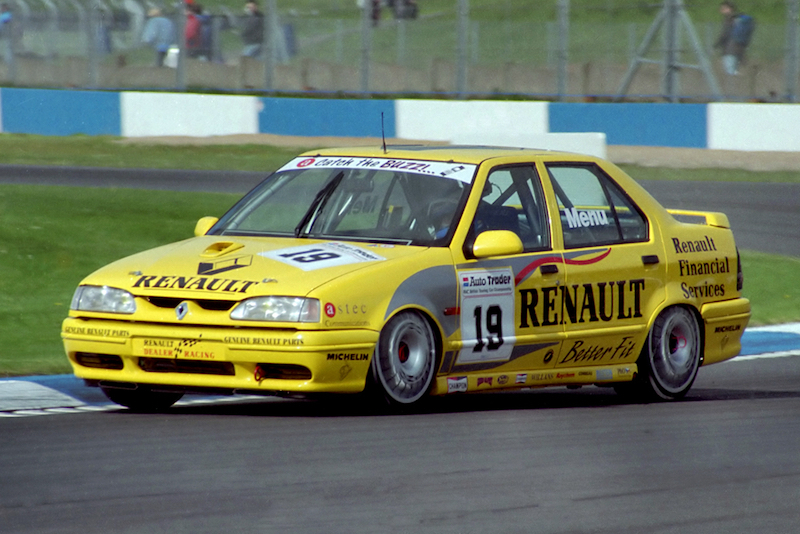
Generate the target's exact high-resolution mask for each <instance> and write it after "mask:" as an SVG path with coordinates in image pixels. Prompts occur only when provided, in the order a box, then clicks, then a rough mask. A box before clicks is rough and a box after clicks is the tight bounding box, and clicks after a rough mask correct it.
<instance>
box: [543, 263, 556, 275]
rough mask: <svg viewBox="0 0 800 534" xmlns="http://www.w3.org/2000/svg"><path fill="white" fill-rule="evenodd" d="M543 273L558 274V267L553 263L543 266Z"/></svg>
mask: <svg viewBox="0 0 800 534" xmlns="http://www.w3.org/2000/svg"><path fill="white" fill-rule="evenodd" d="M541 271H542V274H556V273H557V272H558V265H554V264H552V263H548V264H546V265H542V267H541Z"/></svg>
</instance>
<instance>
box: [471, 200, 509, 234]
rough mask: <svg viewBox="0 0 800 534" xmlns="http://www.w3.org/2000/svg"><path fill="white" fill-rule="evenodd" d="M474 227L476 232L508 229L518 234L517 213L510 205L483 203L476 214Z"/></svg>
mask: <svg viewBox="0 0 800 534" xmlns="http://www.w3.org/2000/svg"><path fill="white" fill-rule="evenodd" d="M475 228H476V229H477V231H478V232H485V231H487V230H508V231H510V232H514V233H515V234H517V235H518V236H519V215H518V214H517V210H516V209H515V208H513V207H512V206H492V205H491V204H483V205H481V207H480V208H479V209H478V213H477V214H476V217H475Z"/></svg>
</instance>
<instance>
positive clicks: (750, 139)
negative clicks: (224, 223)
mask: <svg viewBox="0 0 800 534" xmlns="http://www.w3.org/2000/svg"><path fill="white" fill-rule="evenodd" d="M382 123H383V125H382ZM798 124H800V105H797V104H738V103H737V104H734V103H730V104H729V103H713V104H667V103H652V104H647V103H636V104H632V103H630V104H629V103H620V104H609V103H549V102H517V101H450V100H374V99H349V100H348V99H341V100H340V99H317V98H272V97H256V96H239V95H202V94H189V93H155V92H149V93H148V92H127V91H123V92H101V91H76V90H49V89H17V88H1V89H0V132H7V133H26V134H40V135H56V136H63V135H72V134H85V135H111V136H122V137H142V136H212V135H229V134H255V133H269V134H279V135H301V136H347V137H380V135H381V128H382V127H383V131H384V133H385V136H386V137H387V138H392V137H399V138H403V139H413V140H430V141H450V142H454V143H465V144H467V143H468V144H476V143H481V144H494V145H511V146H535V145H539V146H542V147H543V148H556V149H566V150H575V151H580V150H576V148H575V147H580V146H581V145H584V146H587V147H589V146H594V145H592V144H593V143H595V144H596V145H597V147H600V145H602V147H603V148H602V150H601V149H600V148H597V150H595V149H594V148H592V149H589V150H587V151H588V152H591V153H598V155H602V151H604V146H605V143H607V144H610V145H642V146H665V147H689V148H712V149H722V150H749V151H800V135H798V134H797V131H798V130H797V125H798ZM550 134H559V135H556V136H553V135H550ZM574 134H580V135H574ZM548 140H555V141H552V143H551V141H548ZM559 140H560V141H559ZM544 143H550V144H553V143H554V144H555V145H557V146H544V145H543V144H544Z"/></svg>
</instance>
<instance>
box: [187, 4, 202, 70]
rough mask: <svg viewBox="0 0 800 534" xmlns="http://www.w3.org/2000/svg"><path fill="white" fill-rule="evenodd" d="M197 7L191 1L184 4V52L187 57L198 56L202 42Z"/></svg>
mask: <svg viewBox="0 0 800 534" xmlns="http://www.w3.org/2000/svg"><path fill="white" fill-rule="evenodd" d="M198 12H199V9H198V7H197V6H196V5H195V4H194V2H192V3H191V4H190V3H188V2H187V4H186V31H185V32H184V38H185V39H186V41H185V42H186V54H187V56H188V57H195V58H196V57H199V55H200V52H201V51H202V50H201V48H200V46H201V44H202V42H203V35H202V31H201V29H200V18H199V17H198V16H197V14H198Z"/></svg>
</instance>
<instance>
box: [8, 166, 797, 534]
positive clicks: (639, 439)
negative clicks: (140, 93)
mask: <svg viewBox="0 0 800 534" xmlns="http://www.w3.org/2000/svg"><path fill="white" fill-rule="evenodd" d="M22 172H23V174H26V175H28V177H29V178H30V175H31V174H32V173H31V171H27V170H23V171H22ZM5 174H6V173H5V172H2V171H0V175H2V176H5ZM46 174H47V173H43V175H45V176H44V181H45V182H46V181H47V179H48V178H47V176H46ZM86 174H87V173H82V172H80V171H76V176H82V177H83V178H82V180H88V178H86ZM138 174H140V175H141V174H144V175H145V176H142V177H141V179H142V180H146V181H145V183H147V184H151V185H152V186H153V187H151V188H153V189H157V188H158V187H155V186H157V185H163V184H162V180H163V179H164V177H165V175H164V174H160V176H159V177H158V178H153V177H152V176H151V177H150V178H147V176H149V172H145V173H142V172H141V171H139V172H138ZM201 174H203V175H206V176H207V173H201ZM65 175H66V171H65ZM112 175H114V173H113V172H100V173H98V175H97V179H98V180H100V182H98V183H96V184H94V185H103V186H114V187H134V186H135V182H131V181H129V182H127V184H129V185H124V184H125V183H126V182H124V180H123V177H120V176H117V180H118V181H114V180H113V179H111V178H110V177H111V176H112ZM175 176H176V177H175V182H176V183H174V184H173V186H174V187H179V188H186V189H202V187H201V186H200V185H199V184H201V183H203V182H202V181H203V180H204V179H208V180H210V181H211V182H214V181H215V179H214V176H213V175H212V176H210V177H208V176H207V178H203V177H202V176H199V175H197V176H196V175H194V174H193V173H183V172H181V173H177V174H176V175H175ZM226 176H231V178H228V177H225V178H223V179H224V180H225V184H226V185H225V187H226V189H225V190H229V191H241V190H242V189H238V188H237V187H241V188H243V189H247V188H248V187H249V185H248V184H247V180H245V179H243V177H242V176H241V175H240V174H238V173H236V174H230V173H226ZM135 178H136V177H135V176H133V177H131V176H128V178H126V179H127V180H131V179H135ZM60 179H68V178H65V177H64V175H62V176H61V178H60ZM5 180H6V178H0V182H4V181H5ZM147 180H149V181H147ZM217 181H218V182H219V181H220V180H217ZM253 181H257V178H254V180H253ZM6 183H8V182H6ZM112 183H113V185H112ZM140 183H141V182H140ZM70 185H77V184H70ZM81 185H92V184H88V183H83V184H81ZM662 185H663V189H661V187H662ZM695 185H696V187H695ZM645 186H646V187H648V189H650V190H651V192H653V194H654V196H656V198H658V199H659V200H661V201H662V202H663V203H664V204H665V205H668V206H674V207H684V208H687V209H693V208H701V209H720V211H725V212H726V213H728V214H729V216H730V218H731V222H732V225H733V226H734V231H735V232H736V235H737V239H738V241H739V246H740V247H741V248H748V249H755V250H765V251H775V252H781V253H784V254H794V255H800V252H798V251H800V248H798V239H797V235H796V232H797V228H798V226H797V225H796V224H794V222H796V218H797V215H796V214H795V213H792V211H793V210H795V209H796V206H797V205H798V203H797V201H796V200H797V196H796V194H797V193H796V190H795V189H794V188H788V189H786V190H783V189H781V188H778V189H775V190H774V191H775V193H773V194H779V195H780V194H783V195H784V196H783V197H782V198H772V199H770V198H769V197H768V196H761V195H760V193H759V191H765V190H766V189H769V188H765V187H764V186H765V184H758V185H757V186H751V187H749V188H748V187H747V186H746V185H740V184H721V185H719V184H706V183H703V184H686V183H673V182H661V183H645ZM217 190H218V189H217ZM690 192H691V193H692V195H689V194H688V193H690ZM792 194H794V195H795V196H794V197H791V196H789V195H792ZM668 195H674V196H673V197H672V199H673V200H677V201H680V202H684V203H685V205H676V203H674V202H669V200H670V197H669V196H668ZM690 197H691V198H690ZM726 198H727V199H728V200H729V201H731V202H732V204H730V207H729V205H727V204H725V199H726ZM792 198H794V199H795V201H794V203H793V205H792V202H791V199H792ZM762 202H763V203H762ZM715 206H719V208H717V207H715ZM757 206H762V209H761V210H759V209H757ZM781 206H783V207H781ZM761 212H763V213H761ZM762 217H763V220H762ZM781 217H784V218H781ZM779 222H780V223H779ZM790 223H791V226H790ZM748 236H749V237H748ZM749 239H752V241H749ZM751 243H752V244H751ZM772 246H776V247H779V248H778V249H777V250H774V249H771V248H769V247H772ZM745 340H746V344H745V351H744V353H745V356H742V357H739V358H737V359H735V360H733V361H731V362H726V363H723V364H719V365H715V366H711V367H708V368H704V369H701V371H700V374H699V376H698V379H697V381H696V383H695V386H694V388H693V389H692V390H691V392H690V394H689V396H688V398H687V399H686V400H685V401H683V402H678V403H656V404H638V403H626V402H625V401H624V400H623V399H621V398H620V397H618V396H616V395H615V394H614V393H613V392H611V391H609V390H607V389H600V388H594V387H591V388H583V389H581V390H578V391H568V390H566V389H563V388H557V389H549V390H538V391H521V392H515V393H508V394H482V395H472V396H453V397H448V398H445V399H439V400H438V402H434V403H432V404H431V405H430V406H429V407H427V408H426V409H425V410H422V411H420V412H418V413H412V414H405V415H390V414H385V413H381V412H378V411H375V410H374V409H371V408H370V407H368V406H364V405H363V404H361V403H360V402H358V401H357V400H350V401H344V400H343V401H331V400H325V401H315V402H307V401H291V400H275V399H253V398H242V397H233V398H230V399H228V401H227V402H221V403H208V400H207V399H205V398H188V399H187V402H186V403H181V404H180V405H179V406H177V407H175V408H174V409H173V410H171V411H170V412H169V413H166V414H156V415H146V414H134V413H131V412H128V411H126V410H121V409H118V408H116V407H113V406H110V405H109V404H108V403H106V402H105V401H104V400H103V398H102V397H101V396H99V395H98V392H97V391H95V390H87V389H85V388H82V387H81V386H80V385H79V383H77V381H74V380H72V379H70V378H69V377H51V378H46V379H39V380H38V381H36V382H30V381H28V380H5V381H2V380H0V391H6V392H9V391H11V392H15V393H12V394H11V395H10V396H9V395H6V396H5V400H6V405H5V408H2V407H0V533H3V534H5V533H21V534H22V533H50V532H52V533H55V532H81V533H86V534H91V533H101V532H102V533H107V532H119V533H160V532H164V533H166V532H171V533H172V532H192V533H197V532H209V533H212V532H229V533H238V532H243V533H244V532H248V533H249V532H299V533H306V532H308V533H314V532H326V533H329V532H330V533H338V532H341V533H351V532H352V533H361V532H363V533H375V532H398V533H400V532H403V533H405V532H431V533H440V532H441V533H483V532H493V533H494V532H526V533H527V532H535V533H575V532H592V533H631V534H633V533H641V532H648V533H653V534H662V533H663V534H667V533H670V534H671V533H687V532H688V533H719V532H725V533H733V534H736V533H750V532H770V533H771V534H772V533H796V532H797V531H798V525H800V507H798V503H799V502H800V447H798V443H800V380H798V379H799V378H800V356H799V355H800V351H798V350H797V349H798V348H799V347H800V328H798V327H797V326H796V325H793V326H788V327H778V328H772V329H766V330H748V331H747V332H746V333H745ZM762 353H769V354H766V355H762ZM21 382H23V383H25V384H22V385H21V384H20V383H21ZM26 384H27V386H26ZM31 388H33V391H34V392H33V393H31ZM38 388H41V389H38ZM15 395H16V397H15V399H16V400H13V399H12V400H13V402H16V403H17V408H9V406H12V405H13V402H12V404H8V399H9V397H14V396H15ZM48 395H50V397H48ZM2 398H3V394H2V393H0V399H2ZM48 399H49V400H48ZM43 400H45V401H47V402H46V403H45V404H47V405H46V406H42V403H43ZM26 403H27V404H26ZM3 410H5V411H3Z"/></svg>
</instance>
